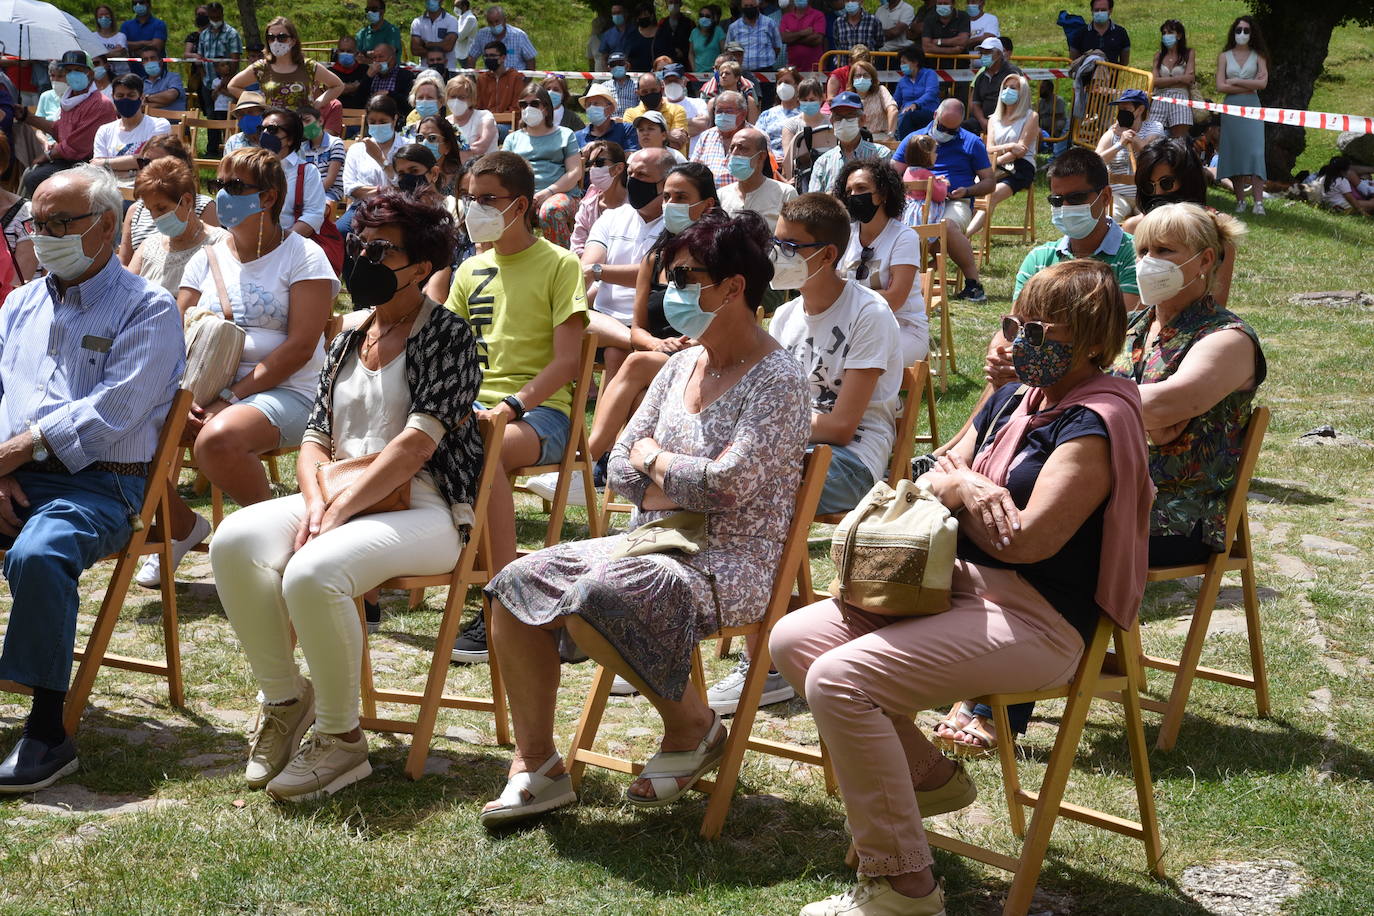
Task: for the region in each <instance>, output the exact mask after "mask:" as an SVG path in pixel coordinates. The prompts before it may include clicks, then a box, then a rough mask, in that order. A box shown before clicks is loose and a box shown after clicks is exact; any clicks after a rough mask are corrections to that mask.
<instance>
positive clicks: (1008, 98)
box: [998, 86, 1021, 105]
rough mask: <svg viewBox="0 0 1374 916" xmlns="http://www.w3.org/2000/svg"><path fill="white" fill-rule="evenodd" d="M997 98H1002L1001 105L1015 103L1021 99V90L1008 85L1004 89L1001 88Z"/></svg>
mask: <svg viewBox="0 0 1374 916" xmlns="http://www.w3.org/2000/svg"><path fill="white" fill-rule="evenodd" d="M998 98H1000V99H1001V100H1002V104H1003V105H1015V104H1016V103H1017V102H1019V101H1021V90H1019V89H1013V88H1011V87H1010V86H1008V87H1007V88H1006V89H1003V90H1002V94H1001V95H1000V96H998Z"/></svg>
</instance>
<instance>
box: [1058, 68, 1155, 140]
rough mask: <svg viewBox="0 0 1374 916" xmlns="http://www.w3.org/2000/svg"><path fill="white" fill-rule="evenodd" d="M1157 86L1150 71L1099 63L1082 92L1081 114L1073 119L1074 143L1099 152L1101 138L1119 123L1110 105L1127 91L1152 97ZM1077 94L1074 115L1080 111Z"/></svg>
mask: <svg viewBox="0 0 1374 916" xmlns="http://www.w3.org/2000/svg"><path fill="white" fill-rule="evenodd" d="M1154 83H1155V78H1154V74H1153V73H1151V72H1150V71H1149V70H1137V69H1135V68H1134V67H1123V66H1121V65H1120V64H1111V63H1107V62H1106V61H1102V62H1100V63H1098V65H1097V69H1096V70H1094V71H1093V75H1092V79H1091V80H1089V81H1088V85H1087V87H1086V88H1085V90H1084V91H1083V97H1082V100H1081V101H1082V111H1081V112H1080V113H1078V114H1077V116H1076V117H1074V119H1073V142H1074V144H1075V145H1077V146H1086V147H1087V148H1088V149H1096V148H1097V141H1098V139H1099V138H1100V137H1101V136H1102V134H1103V133H1104V132H1105V131H1106V130H1107V128H1109V127H1111V125H1112V124H1114V123H1115V122H1116V113H1115V112H1114V111H1113V110H1112V109H1111V103H1112V102H1114V101H1116V99H1117V97H1118V96H1120V95H1121V93H1123V92H1125V91H1126V90H1127V89H1142V90H1144V91H1145V94H1146V95H1151V94H1152V93H1153V90H1154ZM1077 93H1078V89H1077V88H1076V87H1075V103H1074V111H1075V112H1077V111H1078V109H1079V105H1078V101H1079V100H1078V99H1077Z"/></svg>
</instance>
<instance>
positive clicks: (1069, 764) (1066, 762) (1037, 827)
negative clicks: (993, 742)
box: [926, 617, 1164, 916]
mask: <svg viewBox="0 0 1374 916" xmlns="http://www.w3.org/2000/svg"><path fill="white" fill-rule="evenodd" d="M1109 640H1114V641H1115V646H1116V652H1115V653H1108V652H1107V643H1108V641H1109ZM1142 683H1143V674H1142V672H1141V668H1140V657H1139V655H1138V654H1136V653H1135V652H1134V651H1131V640H1130V637H1129V633H1128V632H1127V631H1124V630H1122V629H1121V628H1119V627H1117V626H1116V625H1114V624H1113V623H1112V622H1111V621H1110V620H1108V619H1107V618H1106V617H1103V618H1102V619H1101V620H1100V621H1099V622H1098V625H1097V631H1096V633H1095V634H1094V636H1093V638H1092V640H1091V641H1090V642H1089V643H1088V646H1087V648H1086V650H1085V651H1084V653H1083V658H1082V660H1081V661H1080V662H1079V664H1078V671H1077V673H1075V674H1074V678H1073V680H1072V681H1071V682H1070V683H1069V685H1068V686H1067V687H1064V688H1060V689H1058V690H1043V691H1030V692H1027V693H1016V694H1005V693H998V694H989V695H987V696H983V697H978V698H976V699H975V702H981V703H987V704H988V705H990V706H991V707H992V713H993V721H994V723H995V724H996V727H997V734H999V735H1010V734H1011V726H1010V724H1009V723H1008V721H1007V707H1008V706H1010V705H1012V704H1014V703H1030V702H1037V701H1040V700H1046V699H1053V698H1058V697H1066V698H1067V699H1068V705H1067V706H1066V707H1065V709H1064V713H1063V715H1062V716H1061V718H1060V720H1059V733H1058V734H1057V735H1056V736H1055V740H1054V749H1053V750H1052V751H1051V752H1050V757H1049V763H1048V765H1047V767H1046V769H1045V778H1044V780H1043V782H1042V783H1041V785H1040V791H1039V792H1029V791H1026V790H1024V789H1022V788H1021V784H1020V780H1019V778H1018V774H1017V762H1016V745H1015V743H1014V742H1011V741H1000V742H998V745H997V754H998V758H999V760H1000V761H1001V765H1002V782H1003V788H1004V790H1005V794H1006V800H1007V808H1008V812H1009V816H1010V819H1011V828H1012V832H1014V833H1015V834H1016V835H1017V836H1018V837H1023V838H1024V843H1023V844H1022V846H1021V855H1020V856H1019V857H1015V858H1013V857H1012V856H1008V855H1004V854H1003V853H1000V852H996V851H994V850H991V849H986V848H984V847H981V846H977V845H974V844H973V843H969V842H967V841H965V840H961V839H958V838H956V837H951V836H948V835H945V834H942V833H937V832H935V831H933V830H931V829H930V828H929V827H927V828H926V838H927V840H928V841H929V842H930V845H932V846H937V847H939V848H941V849H946V850H948V851H950V852H952V853H955V854H957V855H961V856H967V857H968V858H971V859H977V860H978V861H979V862H983V863H986V864H988V865H992V866H994V867H996V868H1001V869H1004V870H1006V871H1009V872H1012V873H1013V875H1014V877H1013V878H1012V883H1011V889H1010V891H1009V892H1008V894H1007V899H1006V903H1005V904H1004V905H1003V907H1002V914H1003V916H1025V914H1026V913H1027V912H1029V910H1030V904H1031V897H1032V896H1033V895H1034V893H1035V884H1036V881H1037V880H1038V878H1039V877H1040V868H1041V865H1042V864H1043V862H1044V858H1045V853H1046V852H1047V850H1048V849H1049V845H1050V834H1051V833H1052V832H1053V830H1054V824H1055V821H1056V820H1057V819H1058V818H1060V817H1066V818H1069V819H1071V820H1075V821H1078V822H1080V823H1084V824H1088V825H1090V826H1093V827H1099V828H1101V829H1103V830H1110V831H1112V832H1113V833H1119V834H1121V835H1123V836H1128V837H1132V838H1133V839H1137V840H1140V841H1141V842H1142V843H1143V844H1144V845H1145V860H1146V866H1147V868H1148V869H1149V871H1150V873H1151V874H1152V875H1154V876H1155V877H1157V878H1162V877H1164V848H1163V844H1162V842H1161V840H1160V835H1159V821H1158V818H1157V817H1156V815H1155V802H1154V786H1153V784H1152V783H1151V780H1150V760H1149V755H1148V752H1147V749H1146V746H1145V729H1144V725H1143V723H1142V722H1141V715H1140V710H1141V705H1140V696H1139V690H1140V687H1141V685H1142ZM1106 691H1117V692H1119V695H1120V698H1121V700H1122V708H1123V710H1124V713H1125V724H1126V743H1127V745H1128V747H1129V748H1130V754H1131V766H1132V769H1133V771H1134V778H1135V793H1136V804H1137V805H1138V807H1139V812H1140V820H1139V821H1130V820H1126V819H1124V818H1121V817H1117V816H1115V815H1111V814H1107V813H1105V812H1103V811H1098V810H1095V809H1093V808H1085V807H1082V806H1080V805H1074V804H1070V803H1068V802H1065V801H1064V791H1065V788H1066V786H1067V785H1068V780H1069V772H1070V770H1071V769H1072V768H1073V761H1074V756H1075V755H1076V754H1077V752H1078V743H1079V740H1080V738H1081V737H1082V734H1083V726H1084V723H1085V722H1086V721H1087V718H1088V708H1089V706H1090V705H1091V704H1092V701H1093V698H1094V697H1095V696H1098V695H1099V694H1102V693H1103V692H1106ZM1022 806H1025V807H1027V808H1030V809H1031V810H1032V813H1031V822H1030V830H1029V832H1027V830H1026V823H1025V818H1024V815H1023V812H1022V811H1021V808H1022Z"/></svg>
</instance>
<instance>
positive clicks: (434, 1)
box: [425, 0, 439, 13]
mask: <svg viewBox="0 0 1374 916" xmlns="http://www.w3.org/2000/svg"><path fill="white" fill-rule="evenodd" d="M425 9H427V10H429V11H430V12H431V13H437V12H439V0H425Z"/></svg>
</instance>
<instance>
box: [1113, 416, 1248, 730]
mask: <svg viewBox="0 0 1374 916" xmlns="http://www.w3.org/2000/svg"><path fill="white" fill-rule="evenodd" d="M1268 427H1269V408H1268V407H1256V408H1255V409H1254V412H1253V413H1251V415H1250V423H1249V425H1248V426H1247V427H1246V430H1245V439H1244V442H1243V443H1242V445H1241V452H1240V466H1239V467H1238V468H1237V469H1236V485H1235V487H1233V488H1232V490H1231V495H1230V496H1228V497H1227V499H1226V544H1227V545H1228V547H1227V549H1226V550H1224V551H1221V552H1219V553H1214V554H1212V556H1211V558H1210V559H1209V560H1207V562H1205V563H1194V564H1190V565H1187V566H1156V567H1151V569H1150V572H1149V576H1148V579H1147V581H1150V582H1169V581H1172V580H1174V579H1187V578H1191V577H1192V576H1201V577H1202V587H1201V588H1200V589H1199V590H1198V596H1197V605H1196V606H1195V607H1194V609H1193V620H1192V623H1191V624H1189V626H1188V637H1187V640H1186V641H1185V642H1184V644H1183V657H1182V659H1179V660H1174V659H1169V658H1157V657H1155V656H1153V655H1145V654H1144V653H1143V652H1141V651H1140V649H1139V640H1140V632H1139V630H1138V629H1137V630H1135V631H1134V632H1133V633H1132V639H1133V641H1134V642H1135V644H1136V649H1137V652H1138V653H1139V654H1140V658H1141V661H1142V663H1143V664H1144V665H1145V666H1146V667H1148V668H1158V669H1159V670H1161V671H1172V672H1174V683H1173V687H1172V688H1171V689H1170V691H1169V700H1168V702H1160V701H1158V700H1152V699H1149V698H1145V699H1142V700H1141V705H1142V706H1144V707H1145V708H1146V709H1149V710H1153V711H1155V712H1162V713H1164V722H1163V724H1161V725H1160V728H1159V736H1158V738H1157V739H1156V743H1155V746H1156V747H1158V748H1159V749H1160V750H1161V751H1168V750H1172V749H1173V747H1174V743H1175V742H1176V741H1177V740H1178V732H1179V728H1180V727H1181V726H1182V724H1183V713H1184V710H1185V709H1186V707H1187V705H1188V693H1189V691H1190V690H1192V687H1193V678H1202V679H1204V680H1208V681H1216V682H1218V683H1222V684H1231V685H1232V686H1235V687H1245V688H1248V689H1250V690H1253V691H1255V706H1256V708H1257V710H1258V712H1259V714H1260V715H1261V716H1267V715H1269V678H1268V675H1267V674H1266V673H1265V668H1264V642H1263V640H1262V637H1261V632H1260V616H1259V595H1258V593H1257V591H1256V588H1255V560H1254V553H1253V551H1252V550H1251V546H1250V518H1249V515H1248V514H1247V513H1246V510H1245V501H1246V498H1247V497H1248V496H1249V494H1250V475H1251V474H1253V473H1254V470H1255V462H1256V461H1257V460H1258V459H1259V452H1260V446H1261V445H1262V444H1263V442H1264V433H1265V430H1266V429H1268ZM1228 572H1238V573H1240V582H1241V594H1242V597H1243V601H1244V604H1245V629H1246V634H1247V636H1248V638H1249V643H1250V670H1251V672H1252V673H1251V674H1248V675H1246V674H1237V673H1235V672H1233V671H1222V670H1220V669H1217V668H1206V667H1203V666H1201V665H1199V664H1198V661H1199V659H1200V658H1201V657H1202V644H1203V642H1205V641H1206V639H1207V627H1208V625H1209V624H1210V623H1211V621H1212V611H1213V609H1214V608H1215V607H1216V602H1217V592H1218V591H1219V590H1220V589H1221V580H1222V577H1223V576H1225V575H1226V573H1228ZM1141 687H1142V689H1143V688H1144V684H1143V683H1142V684H1141Z"/></svg>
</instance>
